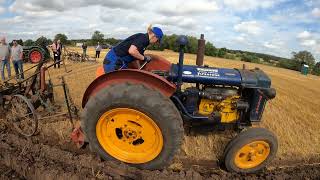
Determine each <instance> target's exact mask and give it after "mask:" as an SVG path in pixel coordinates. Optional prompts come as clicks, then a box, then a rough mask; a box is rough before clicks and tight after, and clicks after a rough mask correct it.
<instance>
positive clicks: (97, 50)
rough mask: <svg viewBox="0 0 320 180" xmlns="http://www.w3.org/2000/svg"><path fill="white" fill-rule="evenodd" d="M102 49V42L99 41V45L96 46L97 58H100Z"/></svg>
mask: <svg viewBox="0 0 320 180" xmlns="http://www.w3.org/2000/svg"><path fill="white" fill-rule="evenodd" d="M101 49H102V46H101V45H100V42H98V45H97V47H96V58H100V52H101Z"/></svg>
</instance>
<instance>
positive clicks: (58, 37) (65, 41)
mask: <svg viewBox="0 0 320 180" xmlns="http://www.w3.org/2000/svg"><path fill="white" fill-rule="evenodd" d="M54 40H55V41H57V40H60V41H61V43H62V44H69V42H68V37H67V36H66V35H65V34H61V33H59V34H56V35H55V36H54Z"/></svg>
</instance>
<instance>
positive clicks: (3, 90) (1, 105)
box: [0, 61, 78, 137]
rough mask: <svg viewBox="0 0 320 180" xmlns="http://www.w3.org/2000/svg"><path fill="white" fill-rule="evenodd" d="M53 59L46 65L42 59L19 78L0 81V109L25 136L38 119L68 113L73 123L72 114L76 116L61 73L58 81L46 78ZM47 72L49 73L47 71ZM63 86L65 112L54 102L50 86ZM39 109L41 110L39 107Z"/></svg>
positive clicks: (75, 110) (31, 133)
mask: <svg viewBox="0 0 320 180" xmlns="http://www.w3.org/2000/svg"><path fill="white" fill-rule="evenodd" d="M57 63H60V62H56V63H53V64H51V65H49V66H47V65H46V64H45V63H44V62H43V61H41V62H40V63H39V64H37V65H35V66H32V67H31V68H29V69H27V70H26V71H24V73H25V74H26V72H27V71H30V70H32V69H35V72H34V73H33V74H31V75H30V76H29V77H27V78H26V79H24V80H22V81H17V82H15V83H9V81H10V80H12V79H9V80H7V81H5V82H4V84H2V85H0V109H1V110H2V112H3V113H4V114H5V116H6V118H7V119H8V121H9V122H11V123H12V124H13V126H14V127H15V129H16V130H17V131H18V132H19V133H20V134H21V135H24V136H27V137H29V136H32V135H34V134H35V133H36V132H37V129H38V121H39V120H41V119H50V118H53V117H57V116H62V115H67V116H68V117H69V120H70V122H71V124H72V127H73V126H74V125H73V120H72V119H73V117H75V116H78V109H77V107H76V106H75V105H74V103H73V101H72V98H71V97H70V94H69V90H68V86H67V84H66V82H65V79H64V77H63V76H61V77H60V80H61V83H60V84H55V85H54V84H53V83H52V81H51V79H50V75H49V80H48V81H46V72H48V70H49V68H51V67H52V66H54V65H55V64H57ZM48 74H49V73H48ZM57 86H60V87H62V88H63V92H64V98H65V104H66V106H67V109H68V112H59V111H60V108H59V106H58V105H56V104H55V101H54V93H53V88H54V87H57ZM40 109H42V111H41V110H40Z"/></svg>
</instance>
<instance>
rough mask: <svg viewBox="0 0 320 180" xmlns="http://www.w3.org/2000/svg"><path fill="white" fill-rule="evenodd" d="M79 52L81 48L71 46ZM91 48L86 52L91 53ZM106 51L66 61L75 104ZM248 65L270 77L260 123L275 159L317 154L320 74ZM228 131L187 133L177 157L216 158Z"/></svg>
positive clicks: (188, 59)
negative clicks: (269, 135) (272, 137)
mask: <svg viewBox="0 0 320 180" xmlns="http://www.w3.org/2000/svg"><path fill="white" fill-rule="evenodd" d="M72 49H75V50H78V51H81V49H80V48H72ZM94 53H95V52H94V49H93V48H89V49H88V54H89V55H90V56H92V57H93V56H94ZM148 53H152V54H157V55H161V56H164V57H166V58H167V59H168V60H170V61H171V62H173V63H176V62H177V60H178V54H177V53H174V52H171V51H164V52H158V51H149V52H148ZM105 54H106V51H105V50H104V51H103V52H102V53H101V58H100V59H99V62H100V63H98V64H92V63H71V62H68V63H67V69H72V72H71V73H69V74H68V75H67V76H66V80H67V82H68V85H69V88H70V92H71V96H72V97H73V99H74V101H75V103H76V104H77V105H79V107H80V104H81V99H82V95H83V93H84V91H85V89H86V87H87V86H88V85H89V84H90V83H91V82H92V81H93V80H94V78H95V70H96V68H97V67H98V66H100V65H101V61H102V59H103V58H104V56H105ZM185 64H195V55H190V54H186V55H185ZM205 64H207V65H210V66H215V67H225V68H241V67H242V64H243V62H240V61H233V60H226V59H220V58H213V57H205ZM245 64H246V66H247V67H248V68H254V67H259V68H260V69H262V70H264V71H265V72H266V73H267V74H268V75H270V76H271V79H272V86H273V87H274V88H276V90H277V97H276V98H275V99H274V100H272V101H271V102H269V103H268V104H267V106H266V109H265V112H264V115H263V122H262V124H261V126H263V127H266V128H268V129H270V130H271V131H273V132H274V133H275V134H276V135H277V137H278V140H279V151H278V155H277V158H278V159H282V160H283V159H287V160H289V159H299V160H308V159H309V158H311V157H319V156H320V112H319V111H318V110H320V89H319V87H320V77H316V76H312V75H308V76H303V75H301V74H299V73H298V72H295V71H290V70H286V69H280V68H275V67H270V66H265V65H260V64H252V63H245ZM64 73H65V72H64V70H63V68H62V69H60V70H51V71H50V74H51V76H52V77H53V78H55V82H58V80H57V79H56V77H58V76H59V75H62V74H64ZM56 95H57V96H58V98H57V99H58V100H59V101H62V100H63V98H62V91H61V90H57V91H56ZM229 138H230V134H229V133H222V134H209V135H208V136H203V135H199V136H195V137H194V136H186V137H185V141H184V143H183V146H182V150H183V151H182V153H181V155H180V156H184V155H186V156H187V157H188V158H195V159H206V160H215V159H217V156H219V155H220V154H221V152H222V150H223V148H224V146H225V145H226V143H227V142H228V141H229Z"/></svg>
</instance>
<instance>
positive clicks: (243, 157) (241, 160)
mask: <svg viewBox="0 0 320 180" xmlns="http://www.w3.org/2000/svg"><path fill="white" fill-rule="evenodd" d="M269 154H270V145H269V144H268V143H267V142H265V141H254V142H251V143H249V144H246V145H245V146H243V147H242V148H241V149H240V150H239V151H238V152H237V154H236V156H235V164H236V166H238V167H239V168H241V169H250V168H254V167H257V166H259V165H260V164H261V163H262V162H263V161H265V160H266V159H267V157H268V156H269Z"/></svg>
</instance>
